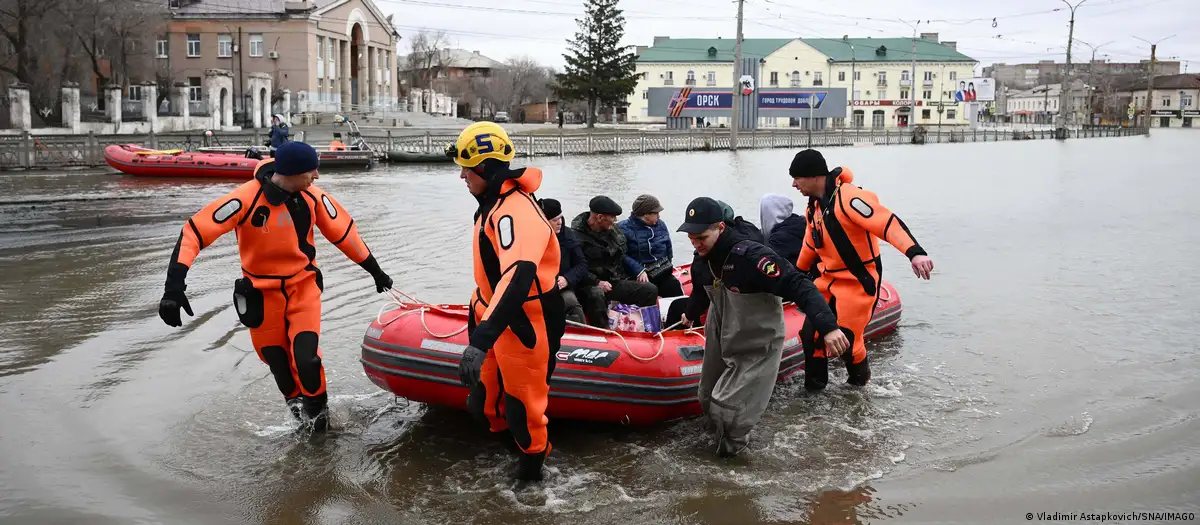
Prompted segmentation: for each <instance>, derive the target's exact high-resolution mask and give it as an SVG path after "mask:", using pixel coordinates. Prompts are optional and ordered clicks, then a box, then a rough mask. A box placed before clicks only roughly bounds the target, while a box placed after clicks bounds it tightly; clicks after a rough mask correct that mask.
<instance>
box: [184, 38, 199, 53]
mask: <svg viewBox="0 0 1200 525" xmlns="http://www.w3.org/2000/svg"><path fill="white" fill-rule="evenodd" d="M187 43H188V50H187V51H188V53H187V56H188V57H191V58H196V57H199V56H200V35H197V34H189V35H188V36H187Z"/></svg>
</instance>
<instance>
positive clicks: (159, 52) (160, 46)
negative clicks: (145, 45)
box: [154, 38, 171, 58]
mask: <svg viewBox="0 0 1200 525" xmlns="http://www.w3.org/2000/svg"><path fill="white" fill-rule="evenodd" d="M170 50H171V46H170V43H169V42H168V41H167V39H166V38H159V39H158V41H157V42H155V43H154V55H155V56H156V57H158V58H167V56H168V55H167V52H168V51H170Z"/></svg>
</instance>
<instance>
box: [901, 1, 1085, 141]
mask: <svg viewBox="0 0 1200 525" xmlns="http://www.w3.org/2000/svg"><path fill="white" fill-rule="evenodd" d="M1085 1H1086V0H1085ZM901 22H904V23H905V24H908V27H911V28H912V30H913V36H912V51H910V52H909V53H910V56H911V57H912V70H911V71H909V81H908V82H909V84H908V93H909V95H911V99H912V109H911V110H909V111H910V113H909V115H910V118H913V117H915V116H916V111H917V90H916V87H917V26H920V25H921V21H920V20H917V23H916V24H915V25H914V24H909V23H908V22H905V21H904V20H901ZM900 89H904V87H903V86H901V88H900ZM914 120H915V119H914Z"/></svg>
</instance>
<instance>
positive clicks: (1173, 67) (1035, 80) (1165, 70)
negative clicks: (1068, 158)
mask: <svg viewBox="0 0 1200 525" xmlns="http://www.w3.org/2000/svg"><path fill="white" fill-rule="evenodd" d="M1071 68H1072V69H1073V70H1074V71H1075V75H1076V76H1077V77H1079V76H1082V77H1083V78H1092V77H1096V76H1110V77H1113V78H1115V79H1118V81H1119V80H1120V79H1124V80H1126V81H1128V80H1129V79H1130V78H1129V77H1133V76H1137V75H1142V76H1143V77H1144V76H1145V75H1146V71H1147V70H1148V69H1149V68H1150V60H1149V59H1146V60H1142V61H1140V62H1106V61H1104V60H1093V61H1090V62H1089V61H1083V62H1074V63H1073V64H1072V65H1071ZM1178 73H1179V61H1171V60H1165V61H1155V65H1154V74H1155V75H1175V74H1178ZM1066 74H1067V64H1066V63H1064V62H1055V61H1053V60H1042V61H1039V62H1035V63H1028V64H1005V63H1003V62H1001V63H998V64H992V65H990V66H985V67H984V68H983V76H985V77H989V78H994V79H996V81H997V83H998V84H1000V85H1002V86H1008V87H1009V88H1012V89H1017V90H1029V89H1033V88H1034V87H1035V86H1040V85H1045V84H1055V83H1059V82H1062V80H1063V78H1065V77H1066ZM1089 82H1091V83H1092V84H1098V83H1099V82H1097V81H1096V80H1089Z"/></svg>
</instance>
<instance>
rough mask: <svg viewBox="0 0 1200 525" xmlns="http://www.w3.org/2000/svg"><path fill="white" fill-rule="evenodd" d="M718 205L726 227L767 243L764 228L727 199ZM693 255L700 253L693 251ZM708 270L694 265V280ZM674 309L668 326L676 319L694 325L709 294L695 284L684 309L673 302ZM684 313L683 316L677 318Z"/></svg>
mask: <svg viewBox="0 0 1200 525" xmlns="http://www.w3.org/2000/svg"><path fill="white" fill-rule="evenodd" d="M716 203H717V206H719V207H720V209H721V219H722V220H723V222H724V223H725V227H726V228H728V229H731V230H733V231H735V232H737V233H738V235H740V236H741V237H742V238H743V239H750V240H753V241H755V242H757V243H760V244H766V243H767V238H766V236H764V235H763V232H762V230H759V229H758V226H755V225H754V223H752V222H750V221H748V220H746V219H743V218H742V216H741V215H737V214H736V213H734V211H733V207H731V206H730V205H728V204H726V203H725V201H716ZM692 254H693V256H695V255H698V254H697V253H696V252H692ZM700 271H707V270H706V269H703V268H700V269H697V268H696V266H695V265H693V266H692V282H693V283H695V282H696V279H697V275H696V274H697V272H700ZM671 306H672V309H671V310H670V311H668V312H667V326H671V325H673V324H675V322H676V321H683V324H684V326H692V325H694V324H696V322H697V321H699V320H700V316H701V315H703V314H704V312H707V311H708V294H706V293H704V291H703V290H701V289H700V288H699V287H697V286H695V285H693V286H692V293H691V294H690V295H689V296H688V299H687V303H686V306H684V307H683V311H682V312H680V311H679V307H676V306H675V304H672V305H671ZM680 314H682V317H681V318H678V319H677V318H676V316H677V315H680Z"/></svg>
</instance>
